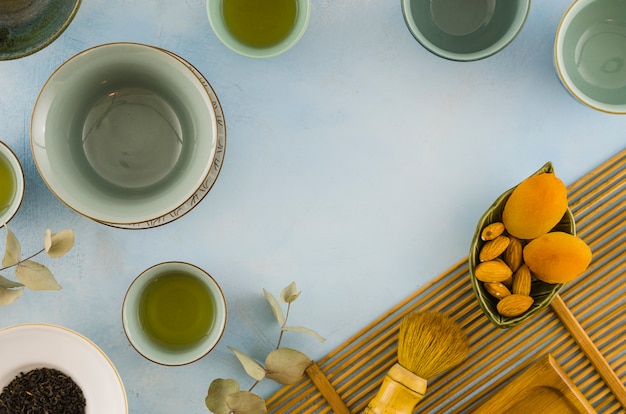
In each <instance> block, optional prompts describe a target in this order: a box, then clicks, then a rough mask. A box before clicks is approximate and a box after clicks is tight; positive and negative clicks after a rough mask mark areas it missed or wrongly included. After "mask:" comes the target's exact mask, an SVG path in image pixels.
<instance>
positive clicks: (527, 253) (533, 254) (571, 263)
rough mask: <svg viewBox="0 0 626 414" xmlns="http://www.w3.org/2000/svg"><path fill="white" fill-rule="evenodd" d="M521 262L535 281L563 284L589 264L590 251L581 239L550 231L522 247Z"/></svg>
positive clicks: (580, 272) (572, 278)
mask: <svg viewBox="0 0 626 414" xmlns="http://www.w3.org/2000/svg"><path fill="white" fill-rule="evenodd" d="M523 254H524V262H525V263H526V265H527V266H528V268H529V269H530V271H531V272H532V273H533V274H534V275H535V277H536V278H537V279H539V280H542V281H544V282H546V283H566V282H570V281H572V280H574V279H575V278H576V277H577V276H579V275H580V274H582V273H583V272H584V271H585V270H586V269H587V267H588V266H589V263H591V256H592V254H591V248H589V246H588V245H587V243H585V242H584V241H583V240H582V239H581V238H579V237H576V236H573V235H571V234H568V233H564V232H561V231H553V232H550V233H547V234H544V235H543V236H540V237H538V238H536V239H534V240H531V241H530V242H529V243H528V244H527V245H526V246H525V247H524V252H523Z"/></svg>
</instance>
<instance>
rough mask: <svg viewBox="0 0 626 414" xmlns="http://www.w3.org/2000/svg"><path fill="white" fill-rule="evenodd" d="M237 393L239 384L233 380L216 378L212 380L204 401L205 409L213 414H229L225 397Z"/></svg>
mask: <svg viewBox="0 0 626 414" xmlns="http://www.w3.org/2000/svg"><path fill="white" fill-rule="evenodd" d="M238 391H239V383H238V382H237V381H235V380H233V379H222V378H218V379H216V380H213V382H212V383H211V385H209V391H208V392H207V396H206V398H205V399H204V403H205V404H206V408H208V409H209V410H210V411H211V412H212V413H213V414H229V413H230V408H228V405H227V404H226V396H228V395H229V394H233V393H236V392H238Z"/></svg>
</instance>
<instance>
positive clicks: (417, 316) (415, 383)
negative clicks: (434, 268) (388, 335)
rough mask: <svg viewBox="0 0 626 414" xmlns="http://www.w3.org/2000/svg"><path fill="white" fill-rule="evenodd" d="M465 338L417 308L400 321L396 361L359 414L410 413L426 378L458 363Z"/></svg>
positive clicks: (452, 326) (466, 346) (464, 349)
mask: <svg viewBox="0 0 626 414" xmlns="http://www.w3.org/2000/svg"><path fill="white" fill-rule="evenodd" d="M468 352H469V339H468V338H467V336H466V335H465V334H464V333H463V331H461V328H460V327H459V326H458V325H457V324H456V323H454V322H453V321H452V320H451V319H449V318H448V317H447V316H444V315H443V314H440V313H437V312H431V311H419V312H414V313H412V314H410V315H407V316H406V317H405V318H404V319H403V320H402V321H401V322H400V331H399V333H398V363H396V364H394V365H393V366H392V367H391V369H389V371H388V372H387V375H386V376H385V378H384V379H383V383H382V385H381V386H380V389H379V390H378V393H377V394H376V396H375V397H374V398H373V399H372V400H371V401H370V403H369V404H368V406H367V407H366V408H365V411H363V414H392V413H394V414H411V413H413V411H414V409H415V406H416V405H417V403H418V402H419V401H420V400H421V399H422V398H424V394H425V392H426V386H427V380H428V379H429V378H432V377H434V376H436V375H439V374H441V373H442V372H444V371H446V370H448V369H450V368H452V367H454V366H456V365H458V364H459V363H460V362H461V361H463V360H464V359H465V357H466V356H467V354H468Z"/></svg>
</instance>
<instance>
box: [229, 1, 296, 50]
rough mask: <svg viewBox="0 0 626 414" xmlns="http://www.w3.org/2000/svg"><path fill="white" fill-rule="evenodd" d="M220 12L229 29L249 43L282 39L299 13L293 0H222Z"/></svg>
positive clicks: (268, 43)
mask: <svg viewBox="0 0 626 414" xmlns="http://www.w3.org/2000/svg"><path fill="white" fill-rule="evenodd" d="M222 15H223V17H224V23H225V24H226V27H227V28H228V30H229V31H230V33H231V34H232V35H233V36H234V37H235V38H236V39H237V40H239V41H240V42H241V43H244V44H246V45H248V46H251V47H258V48H262V47H269V46H273V45H275V44H278V43H280V42H281V41H282V40H284V39H285V38H286V37H287V36H288V35H289V33H290V32H291V30H292V29H293V25H294V23H295V21H296V17H297V15H298V4H297V3H296V0H223V3H222Z"/></svg>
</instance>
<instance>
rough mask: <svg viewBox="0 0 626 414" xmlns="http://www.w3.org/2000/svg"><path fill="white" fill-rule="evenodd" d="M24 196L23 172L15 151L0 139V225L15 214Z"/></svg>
mask: <svg viewBox="0 0 626 414" xmlns="http://www.w3.org/2000/svg"><path fill="white" fill-rule="evenodd" d="M23 198H24V172H23V170H22V165H21V164H20V161H19V159H18V158H17V156H16V155H15V153H14V152H13V151H12V150H11V148H9V146H8V145H6V144H5V143H4V142H2V141H0V227H2V226H3V225H4V224H5V223H7V222H8V221H9V220H11V219H12V218H13V216H15V214H16V213H17V211H18V210H19V208H20V205H21V204H22V199H23Z"/></svg>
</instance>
